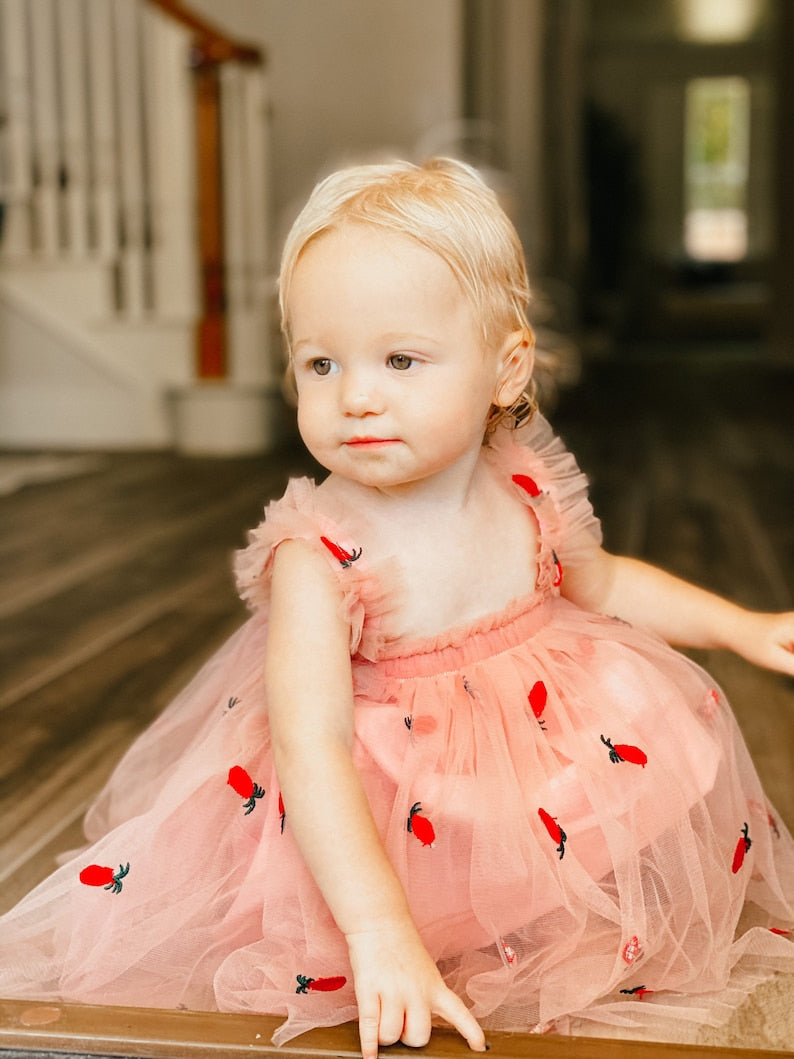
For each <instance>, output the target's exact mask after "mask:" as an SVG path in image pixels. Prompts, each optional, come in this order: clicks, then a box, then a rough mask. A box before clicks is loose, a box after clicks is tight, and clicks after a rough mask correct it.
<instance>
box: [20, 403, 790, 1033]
mask: <svg viewBox="0 0 794 1059" xmlns="http://www.w3.org/2000/svg"><path fill="white" fill-rule="evenodd" d="M519 438H520V440H521V442H522V444H521V445H520V446H514V445H506V444H502V445H499V446H497V447H495V448H494V450H493V451H492V452H490V453H489V454H488V459H489V460H490V461H491V463H492V467H493V471H494V473H495V474H499V475H503V476H505V480H512V479H513V476H514V475H517V476H519V477H518V479H516V480H513V486H514V488H515V492H516V498H517V500H519V501H520V502H522V503H524V504H526V506H527V508H528V509H530V510H531V511H532V514H533V516H534V517H535V518H536V519H537V522H538V525H539V527H540V530H541V548H540V554H539V570H538V587H537V589H536V591H535V592H534V593H533V594H532V595H531V596H529V597H528V598H525V599H519V600H516V601H515V602H514V603H513V604H512V605H511V606H510V607H508V608H506V610H505V611H504V612H502V613H499V614H492V615H485V616H483V618H482V619H480V620H479V621H477V622H474V623H471V624H469V625H467V626H464V627H460V628H456V629H451V630H447V631H445V632H444V633H442V634H440V635H438V636H435V637H433V638H430V639H427V640H424V641H421V642H410V643H408V642H403V641H390V642H389V641H386V640H385V639H384V637H383V635H382V633H381V631H380V624H381V622H380V619H381V618H382V616H383V615H384V613H385V612H386V608H387V607H388V605H389V599H390V597H391V593H393V592H394V591H396V590H398V587H399V586H396V585H394V584H393V583H392V582H391V581H390V573H389V570H388V569H385V568H384V569H374V570H373V569H370V568H369V567H368V566H367V562H366V557H365V556H362V557H360V558H359V559H357V560H356V561H354V562H353V563H351V564H349V565H347V566H344V565H342V563H341V562H340V561H339V559H338V557H337V556H335V555H334V554H333V552H332V551H331V550H329V549H328V547H327V546H325V545H323V544H322V543H321V537H326V539H327V540H330V541H332V542H334V543H335V544H336V545H337V546H338V547H339V548H341V549H343V550H344V551H345V552H347V553H349V554H354V553H355V551H356V547H355V535H356V534H355V530H356V526H355V519H354V517H353V516H352V514H348V515H347V517H346V518H345V517H344V516H343V515H340V513H334V514H333V516H330V515H329V514H328V513H327V512H320V511H319V510H318V504H317V497H316V495H315V491H314V487H313V485H312V484H311V483H310V482H307V481H305V480H301V481H298V482H293V483H291V485H290V487H289V489H288V491H287V493H286V495H285V497H284V498H283V499H282V500H281V501H278V502H276V503H274V504H271V505H270V506H269V507H268V509H267V518H266V521H265V522H264V523H263V524H262V525H261V526H260V527H258V528H257V529H256V530H255V531H253V533H252V534H251V542H250V544H249V547H248V548H247V549H246V550H245V551H244V552H242V553H241V554H240V556H239V557H238V562H237V575H238V579H239V584H240V590H241V594H242V595H243V596H244V598H245V599H246V600H248V602H249V603H250V604H251V606H252V607H253V608H254V614H253V616H252V617H251V618H250V620H249V621H248V623H247V624H246V625H245V626H244V627H243V628H242V629H241V630H240V631H239V632H238V633H237V634H236V635H235V636H234V637H232V639H231V640H230V641H229V642H228V643H227V644H226V645H225V646H224V647H223V648H222V649H221V650H220V651H219V652H218V654H217V655H216V656H215V657H214V658H213V659H212V660H211V661H210V662H209V663H208V664H207V666H206V667H205V668H204V669H203V670H202V671H201V672H200V673H199V674H198V676H197V677H196V678H195V679H194V681H193V682H192V683H191V684H190V685H189V686H188V687H187V688H186V689H185V690H184V691H183V692H182V694H181V695H180V696H179V697H178V698H177V699H176V700H175V701H174V702H173V703H172V704H171V706H170V707H169V708H168V709H167V710H166V711H165V712H164V713H163V715H162V716H161V717H160V718H159V720H158V721H157V722H156V723H155V724H154V725H152V727H151V728H150V729H149V730H148V731H147V732H145V733H144V734H143V735H142V736H141V737H140V738H139V739H138V741H137V742H136V743H135V744H134V745H133V746H132V748H131V749H130V751H129V752H128V754H127V755H126V757H125V758H124V760H123V761H122V762H121V764H120V765H119V767H118V768H117V770H116V772H115V773H114V775H113V777H112V779H111V780H110V782H109V784H108V786H107V788H106V790H105V791H104V792H103V794H102V795H101V797H100V798H99V799H98V801H97V804H96V805H95V806H94V807H93V809H92V810H91V812H90V813H89V814H88V818H87V821H86V831H87V835H88V839H89V841H90V842H91V843H92V845H91V846H90V847H89V848H88V849H86V850H84V851H83V852H81V853H80V854H78V855H77V856H76V857H75V858H73V859H71V860H70V861H68V862H67V863H65V864H64V865H63V866H62V867H61V868H59V869H58V871H57V872H56V873H55V874H54V875H52V876H51V877H50V878H49V879H47V880H45V882H44V883H42V884H41V885H40V886H39V887H38V888H37V889H36V890H35V891H34V892H33V893H32V894H30V895H29V896H28V897H27V898H26V899H25V900H24V901H23V902H21V904H20V905H18V906H17V908H16V909H14V910H12V911H11V912H10V913H9V914H7V915H6V916H5V917H3V919H2V920H0V994H2V995H5V996H25V997H36V998H43V999H56V998H60V999H66V1000H81V1001H88V1002H99V1003H115V1004H133V1005H141V1004H142V1005H153V1006H163V1007H178V1006H182V1007H188V1008H198V1009H220V1010H224V1011H251V1012H265V1013H270V1014H278V1015H284V1016H285V1019H286V1021H285V1023H284V1025H283V1026H282V1028H281V1029H280V1030H279V1032H278V1033H277V1035H276V1040H277V1041H278V1042H279V1043H282V1042H284V1041H286V1040H288V1039H289V1038H291V1037H293V1036H295V1035H296V1034H298V1033H300V1032H302V1031H304V1030H306V1029H310V1028H312V1027H314V1026H320V1025H331V1024H336V1023H339V1022H342V1021H346V1020H349V1019H352V1018H355V1015H356V1009H355V1000H354V995H353V987H352V978H351V973H350V968H349V965H348V961H347V954H346V947H345V944H344V941H343V939H342V938H341V936H340V935H339V933H338V931H337V929H336V927H335V925H334V923H333V921H332V919H331V917H330V915H329V913H328V911H327V909H326V907H325V905H324V902H323V900H322V898H321V897H320V895H319V893H318V891H317V888H316V886H315V884H314V882H313V880H312V878H311V876H310V875H309V873H308V872H307V871H306V869H305V867H304V865H303V863H302V860H301V858H300V855H299V852H298V850H297V847H296V845H295V843H294V841H293V838H292V836H291V833H290V827H289V806H285V805H283V803H282V801H281V799H280V792H279V786H278V779H277V777H276V775H275V773H274V771H273V765H272V760H271V756H270V752H269V739H268V730H267V722H266V716H265V709H264V689H263V685H262V656H263V650H264V644H265V639H266V636H267V585H268V573H269V564H270V559H271V556H272V554H273V552H274V549H275V548H276V547H277V546H278V544H279V543H280V542H281V541H283V540H285V539H290V538H295V537H301V538H303V539H305V540H307V541H310V542H311V543H312V544H313V545H314V546H316V547H317V548H318V550H319V551H320V552H321V553H322V554H324V555H326V556H327V558H328V561H329V563H330V564H331V565H332V567H333V569H334V570H335V571H336V572H337V575H338V577H339V580H340V584H341V585H342V586H343V588H344V593H345V597H344V598H345V602H344V607H345V614H346V616H347V618H348V620H349V622H350V626H351V651H352V653H353V668H354V681H355V690H356V741H355V748H354V754H355V760H356V764H357V766H358V768H359V770H360V772H361V775H362V776H363V778H364V783H365V787H366V790H367V794H368V797H369V801H370V804H371V806H372V811H373V813H374V816H375V819H376V822H377V825H378V828H379V830H380V833H381V835H382V837H383V841H384V844H385V846H386V849H387V851H388V853H389V856H390V858H391V861H392V863H393V865H394V867H395V869H396V871H397V872H398V873H399V876H400V878H401V879H402V882H403V884H404V886H405V889H406V892H407V895H408V899H409V901H410V904H411V908H412V911H413V914H414V916H415V918H416V922H417V924H418V925H419V928H420V930H421V932H422V935H423V938H424V940H425V942H426V944H427V946H428V948H429V950H430V952H431V953H432V955H433V957H434V958H435V959H436V960H437V961H438V962H439V965H440V967H441V968H442V970H443V973H444V974H445V976H446V978H447V981H448V982H449V984H450V985H451V986H452V987H453V988H454V989H455V990H456V991H457V992H458V993H459V994H460V995H461V996H463V997H464V998H466V1000H467V1002H468V1003H469V1004H470V1005H471V1006H472V1008H473V1010H474V1013H475V1014H476V1015H477V1016H478V1017H479V1018H481V1019H483V1020H484V1022H485V1023H486V1024H487V1025H489V1026H491V1027H493V1028H510V1029H521V1030H545V1029H556V1030H558V1031H561V1032H566V1031H569V1030H571V1029H575V1030H576V1032H578V1033H582V1032H588V1031H590V1032H604V1030H605V1028H606V1031H608V1030H609V1028H610V1027H622V1028H623V1029H624V1030H625V1028H629V1029H630V1030H632V1031H633V1032H636V1034H637V1035H640V1036H641V1035H646V1036H658V1035H663V1034H664V1033H665V1032H666V1031H667V1030H668V1029H669V1026H670V1019H675V1020H677V1022H678V1025H679V1027H681V1026H683V1027H687V1026H688V1027H689V1028H690V1029H689V1035H690V1036H694V1035H695V1033H696V1030H697V1028H698V1026H699V1025H702V1024H704V1023H712V1024H718V1023H719V1022H721V1021H724V1020H725V1019H726V1018H727V1017H728V1016H729V1015H730V1013H731V1011H732V1010H733V1009H734V1008H735V1006H736V1005H737V1004H738V1003H739V1002H740V1000H741V999H742V997H743V996H744V995H745V994H746V993H747V992H748V991H749V990H751V989H752V988H753V987H754V986H755V985H756V984H757V983H758V982H759V981H760V980H761V979H762V978H764V977H766V976H768V975H769V974H771V973H773V972H775V971H778V970H780V971H793V970H794V945H792V942H791V941H790V940H789V939H788V937H787V936H786V935H785V934H784V933H778V932H784V931H787V930H791V928H792V927H794V908H792V904H791V894H792V884H794V843H792V839H791V836H790V835H789V833H788V832H787V831H786V829H785V827H784V826H783V824H782V822H781V821H780V820H778V819H777V818H776V816H775V812H774V809H773V808H772V807H771V806H770V805H769V804H768V803H767V800H766V798H765V795H764V792H763V789H762V786H761V783H760V781H759V779H758V776H757V774H756V772H755V769H754V767H753V765H752V763H751V761H750V759H749V757H748V754H747V751H746V748H745V745H744V742H743V740H742V738H741V735H740V733H739V732H738V730H737V727H736V725H735V722H734V720H733V717H732V714H731V712H730V709H729V707H728V705H727V703H726V702H725V700H724V697H723V695H722V692H721V691H720V689H719V688H718V687H716V686H715V685H714V684H713V682H712V681H711V680H710V678H709V677H708V676H707V674H705V673H704V672H703V671H702V670H700V669H699V668H698V667H697V666H695V665H694V664H693V663H692V662H690V661H689V660H687V659H685V658H684V657H682V656H681V655H679V654H677V653H675V652H674V651H672V650H670V648H668V647H667V646H666V645H665V644H663V643H662V642H661V641H659V640H657V639H656V638H654V637H652V636H649V635H647V634H645V633H643V632H641V631H639V630H637V629H634V628H632V627H630V626H628V625H626V624H624V623H622V622H620V621H618V620H616V619H613V618H610V617H606V616H602V615H594V614H588V613H585V612H583V611H581V610H579V609H577V608H576V607H574V606H572V605H570V604H569V603H567V602H566V601H565V600H564V599H562V598H561V597H560V595H559V590H558V587H557V582H559V579H560V575H561V573H562V576H563V577H564V576H565V574H564V571H565V569H566V568H569V567H571V566H575V565H576V563H578V562H581V561H583V559H585V558H586V556H587V554H588V552H589V551H590V550H591V549H592V548H594V547H596V546H597V544H598V542H599V540H600V535H599V528H598V524H597V522H596V520H595V519H594V517H593V514H592V511H591V508H590V505H589V501H588V499H587V489H586V482H585V480H584V478H583V476H582V475H581V474H580V472H579V471H578V469H577V467H576V464H575V462H574V461H573V459H572V457H571V456H570V455H569V454H568V453H567V452H566V450H565V449H564V447H563V446H562V444H561V443H560V442H559V441H558V440H557V439H556V438H555V437H554V435H553V434H552V433H551V431H550V429H549V428H548V425H547V424H545V423H544V422H543V421H539V422H536V423H533V424H532V425H531V426H530V427H529V428H525V430H524V431H522V432H521V434H520V435H519ZM234 768H237V769H239V770H241V772H239V773H238V774H237V779H236V782H235V783H234V784H231V785H230V782H229V781H230V779H231V777H230V770H231V769H234ZM246 777H247V780H248V781H249V782H250V787H246V786H245V783H246ZM89 864H96V865H100V866H104V867H107V868H108V869H110V870H111V873H112V874H111V876H110V877H109V882H108V886H109V889H107V890H106V889H105V886H104V885H102V886H99V885H87V884H86V883H85V882H81V881H80V872H81V870H82V869H83V868H84V867H86V866H87V865H89ZM126 865H129V870H128V871H126V872H125V871H124V869H125V867H126ZM748 903H749V905H748ZM746 905H748V907H752V910H753V911H752V916H751V917H750V920H749V921H748V917H747V913H746V908H745V906H746ZM743 909H745V915H744V918H743V919H742V926H741V927H739V920H740V916H741V915H742V912H743ZM686 1035H687V1030H686V1028H684V1029H682V1030H680V1032H679V1036H680V1037H685V1036H686Z"/></svg>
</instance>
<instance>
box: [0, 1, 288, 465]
mask: <svg viewBox="0 0 794 1059" xmlns="http://www.w3.org/2000/svg"><path fill="white" fill-rule="evenodd" d="M268 127H269V109H268V98H267V80H266V70H265V63H264V59H263V56H262V54H261V53H260V51H258V50H257V49H256V48H253V47H250V46H246V45H241V44H239V43H236V42H234V41H232V40H231V39H229V38H228V37H226V36H224V35H223V34H222V33H221V32H220V31H219V30H218V29H217V28H216V27H214V26H212V25H210V24H208V23H207V22H206V21H204V20H202V19H201V18H199V17H197V16H196V15H194V14H193V13H192V12H191V11H190V10H189V9H188V8H187V7H186V6H185V5H184V4H183V3H181V2H177V0H3V2H2V4H0V203H2V205H3V226H2V235H0V446H3V447H7V448H42V447H46V448H87V447H90V448H129V447H136V448H139V447H156V448H162V447H171V446H176V447H177V448H182V449H184V450H185V451H188V452H191V451H200V452H214V451H217V452H219V453H224V454H228V453H231V452H241V451H257V450H261V449H263V448H267V447H270V446H271V445H272V444H274V443H275V441H276V440H277V435H278V429H279V409H280V398H279V379H278V377H279V374H280V373H279V369H278V365H277V363H276V362H277V359H278V358H277V355H276V353H275V352H274V350H275V343H274V342H273V340H272V337H271V317H272V292H273V280H272V260H271V258H272V247H271V222H270V218H269V214H268V176H269V145H268Z"/></svg>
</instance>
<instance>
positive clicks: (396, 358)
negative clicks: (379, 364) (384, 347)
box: [389, 353, 414, 371]
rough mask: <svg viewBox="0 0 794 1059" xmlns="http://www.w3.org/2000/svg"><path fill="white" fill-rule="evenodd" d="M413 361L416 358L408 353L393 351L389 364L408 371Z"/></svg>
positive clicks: (399, 369)
mask: <svg viewBox="0 0 794 1059" xmlns="http://www.w3.org/2000/svg"><path fill="white" fill-rule="evenodd" d="M413 362H414V358H413V357H409V356H408V354H407V353H392V355H391V356H390V357H389V364H390V365H391V366H392V367H393V368H394V370H395V371H407V370H408V369H409V368H410V367H411V365H412V364H413Z"/></svg>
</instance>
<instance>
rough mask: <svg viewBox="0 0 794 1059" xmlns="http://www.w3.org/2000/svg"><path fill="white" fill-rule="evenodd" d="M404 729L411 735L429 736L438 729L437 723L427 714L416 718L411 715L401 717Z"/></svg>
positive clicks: (421, 714)
mask: <svg viewBox="0 0 794 1059" xmlns="http://www.w3.org/2000/svg"><path fill="white" fill-rule="evenodd" d="M403 721H404V722H405V727H406V728H407V729H408V731H409V732H411V733H412V734H413V735H431V734H432V733H433V732H435V730H436V728H438V722H437V721H436V719H435V717H433V716H432V714H429V713H420V714H419V716H418V717H414V715H413V714H412V713H411V714H409V715H408V716H407V717H403Z"/></svg>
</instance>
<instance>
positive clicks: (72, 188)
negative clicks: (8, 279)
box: [56, 0, 88, 258]
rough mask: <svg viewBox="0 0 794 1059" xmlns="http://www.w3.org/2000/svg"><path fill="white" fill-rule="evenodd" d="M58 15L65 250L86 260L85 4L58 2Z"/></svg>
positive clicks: (78, 1) (76, 1) (60, 0)
mask: <svg viewBox="0 0 794 1059" xmlns="http://www.w3.org/2000/svg"><path fill="white" fill-rule="evenodd" d="M56 12H57V15H58V39H59V42H60V52H61V62H60V70H61V100H62V104H63V161H64V175H65V179H66V186H65V188H64V197H65V222H66V231H65V246H66V249H67V251H68V253H69V254H71V255H72V256H74V257H77V258H84V257H86V255H87V253H88V201H87V196H88V128H87V121H86V119H87V104H86V81H85V77H86V55H85V38H84V35H83V31H84V23H83V2H82V0H58V3H57V6H56Z"/></svg>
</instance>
